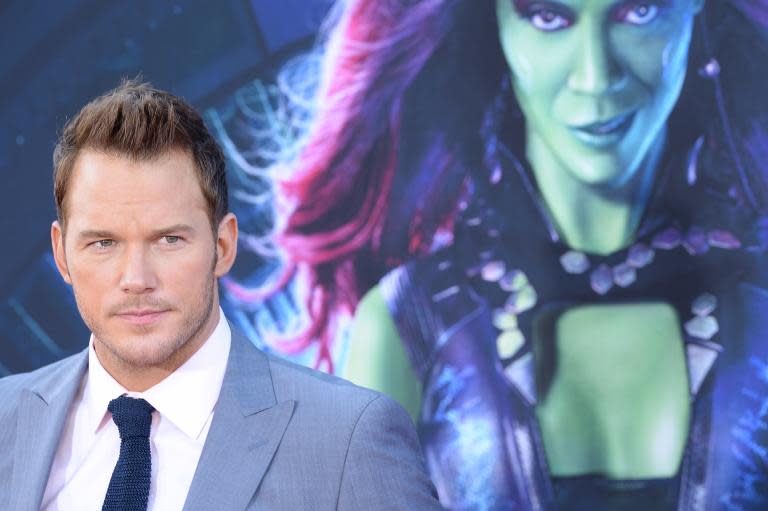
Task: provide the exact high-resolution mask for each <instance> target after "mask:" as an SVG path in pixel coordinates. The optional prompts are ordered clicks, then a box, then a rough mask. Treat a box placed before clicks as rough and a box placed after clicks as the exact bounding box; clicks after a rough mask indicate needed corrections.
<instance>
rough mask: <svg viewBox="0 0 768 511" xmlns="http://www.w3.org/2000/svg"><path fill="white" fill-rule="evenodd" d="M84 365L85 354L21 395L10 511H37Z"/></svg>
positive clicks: (86, 356)
mask: <svg viewBox="0 0 768 511" xmlns="http://www.w3.org/2000/svg"><path fill="white" fill-rule="evenodd" d="M87 364H88V352H87V350H86V351H84V352H82V353H79V354H78V355H75V356H74V357H72V358H70V359H69V360H68V361H66V362H64V363H63V365H62V366H61V367H60V368H59V369H58V371H57V372H55V373H51V374H49V375H47V377H45V378H43V379H42V380H40V381H38V382H36V383H35V384H33V385H32V386H31V387H29V388H26V389H24V390H23V391H22V393H21V397H20V402H19V408H18V421H17V425H16V444H15V447H14V450H13V453H14V461H13V475H12V476H11V488H12V490H11V492H10V494H11V506H10V508H11V509H14V510H17V511H35V510H37V509H39V508H40V502H41V500H42V498H43V492H44V491H45V486H46V484H47V482H48V475H49V473H50V470H51V464H52V463H53V457H54V455H55V453H56V448H57V447H58V445H59V437H60V436H61V432H62V430H63V428H64V423H65V422H66V420H67V414H68V412H69V409H70V406H71V405H72V400H73V399H74V398H75V394H76V393H77V391H78V389H79V388H80V383H81V381H82V378H83V373H84V372H85V369H86V367H87Z"/></svg>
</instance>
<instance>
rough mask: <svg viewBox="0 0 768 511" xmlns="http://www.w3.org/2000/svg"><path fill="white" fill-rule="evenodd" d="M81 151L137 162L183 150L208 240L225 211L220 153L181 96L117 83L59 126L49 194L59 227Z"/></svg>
mask: <svg viewBox="0 0 768 511" xmlns="http://www.w3.org/2000/svg"><path fill="white" fill-rule="evenodd" d="M83 149H94V150H97V151H105V152H107V153H116V154H117V155H120V156H125V157H127V158H129V159H132V160H137V161H146V160H151V159H153V158H156V157H159V156H161V155H163V154H165V153H166V152H168V151H170V150H172V149H181V150H184V151H187V152H189V153H190V155H191V156H192V159H193V160H194V162H195V167H196V169H197V177H198V182H199V183H200V188H201V189H202V191H203V195H204V196H205V199H206V202H207V203H208V214H209V217H210V220H211V225H212V226H213V232H214V236H215V235H216V232H217V227H218V225H219V222H221V220H222V218H224V215H226V214H227V211H229V205H228V201H227V181H226V176H225V161H224V155H223V154H222V152H221V148H220V147H219V145H218V144H217V143H216V140H215V139H214V138H213V136H212V135H211V133H210V132H209V131H208V129H207V128H206V127H205V124H204V123H203V119H202V117H200V115H199V114H198V113H197V112H196V111H195V110H194V109H193V108H192V107H191V106H189V104H187V103H186V102H185V101H184V100H182V99H181V98H179V97H176V96H174V95H172V94H170V93H168V92H164V91H161V90H158V89H155V88H153V87H152V86H151V85H150V84H149V83H142V82H140V81H138V80H125V81H123V82H122V84H121V85H120V86H119V87H117V88H116V89H114V90H111V91H109V92H107V93H106V94H104V95H103V96H101V97H98V98H96V99H94V100H93V101H91V102H90V103H88V104H87V105H85V106H84V107H83V108H82V110H80V112H78V114H77V115H76V116H75V117H74V118H72V119H71V120H69V121H68V122H67V123H66V125H65V126H64V130H63V131H62V133H61V136H60V137H59V140H58V142H57V144H56V149H55V150H54V152H53V193H54V196H55V198H56V213H57V215H58V219H59V222H60V223H61V224H62V226H63V225H64V220H65V212H66V210H65V199H66V196H67V188H68V186H69V182H70V178H71V176H72V169H73V167H74V163H75V160H76V159H77V156H78V154H79V153H80V151H82V150H83Z"/></svg>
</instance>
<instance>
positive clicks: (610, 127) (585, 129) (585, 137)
mask: <svg viewBox="0 0 768 511" xmlns="http://www.w3.org/2000/svg"><path fill="white" fill-rule="evenodd" d="M635 113H636V111H632V112H628V113H626V114H622V115H617V116H616V117H612V118H610V119H606V120H605V121H599V122H593V123H590V124H583V125H580V126H572V127H571V130H573V132H574V134H575V135H576V136H577V137H578V138H579V140H581V141H582V142H584V143H586V144H589V145H592V146H608V145H612V144H614V143H616V142H618V141H619V140H621V139H622V138H623V137H624V134H626V132H627V131H629V128H630V126H632V121H634V120H635Z"/></svg>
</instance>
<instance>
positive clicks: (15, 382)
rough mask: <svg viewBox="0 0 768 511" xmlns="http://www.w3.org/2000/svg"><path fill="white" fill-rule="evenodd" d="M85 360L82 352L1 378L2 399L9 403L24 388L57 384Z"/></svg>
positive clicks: (0, 392) (0, 391) (0, 390)
mask: <svg viewBox="0 0 768 511" xmlns="http://www.w3.org/2000/svg"><path fill="white" fill-rule="evenodd" d="M83 360H84V354H83V353H82V352H80V353H76V354H74V355H70V356H69V357H66V358H63V359H61V360H59V361H57V362H53V363H52V364H48V365H46V366H43V367H40V368H38V369H35V370H33V371H29V372H26V373H18V374H12V375H10V376H5V377H3V378H0V399H2V402H6V403H7V402H8V400H9V399H12V398H13V397H14V396H16V395H18V394H19V393H21V391H22V390H23V389H26V388H38V387H51V386H55V385H56V384H57V382H59V381H61V378H62V375H63V374H64V373H66V372H68V371H70V370H72V369H73V368H77V367H80V363H82V362H83Z"/></svg>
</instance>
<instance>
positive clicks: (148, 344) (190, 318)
mask: <svg viewBox="0 0 768 511" xmlns="http://www.w3.org/2000/svg"><path fill="white" fill-rule="evenodd" d="M215 286H216V278H215V277H214V275H213V272H211V274H210V278H209V279H208V285H206V286H205V289H204V292H203V293H202V295H201V296H200V300H198V301H196V302H194V306H193V307H192V308H191V309H190V312H189V314H188V315H187V317H185V318H183V323H182V324H181V326H180V328H179V330H178V332H177V333H176V335H174V336H173V337H170V338H168V337H166V338H158V337H153V336H152V334H150V333H147V335H146V337H144V336H141V334H139V336H140V337H141V339H140V341H139V342H137V343H134V344H133V345H123V344H121V343H120V342H116V338H115V337H114V336H113V335H110V334H109V333H108V332H107V329H106V328H102V326H101V323H100V322H98V321H94V320H93V318H92V317H90V316H89V315H87V314H83V311H82V309H81V315H82V317H83V321H84V322H85V324H86V325H87V326H88V328H89V329H90V330H91V332H93V335H94V342H95V343H97V344H98V345H99V346H100V347H103V348H104V349H105V350H106V351H108V352H109V356H110V358H112V359H113V360H115V361H116V362H118V363H119V364H120V365H122V366H123V367H125V368H128V369H131V368H133V369H137V370H141V369H147V368H150V367H160V366H165V365H176V364H169V363H170V362H172V361H173V358H174V356H178V355H180V354H181V353H182V352H184V348H185V347H186V346H188V345H190V343H192V342H195V343H197V344H198V346H197V347H198V348H199V346H201V345H202V342H204V341H205V339H198V337H199V336H200V335H201V334H200V332H201V331H202V329H203V327H205V326H206V324H207V323H208V320H209V318H210V317H211V314H212V313H213V304H214V300H213V299H214V289H215ZM75 299H76V301H77V293H75ZM143 304H145V305H146V304H147V302H146V301H145V302H143ZM137 305H139V304H137ZM140 330H146V331H147V332H148V331H149V330H150V328H141V329H140ZM136 344H140V345H139V346H137V345H136ZM190 347H191V346H190ZM191 355H192V353H188V354H187V356H191ZM182 363H183V362H182ZM179 365H180V364H179Z"/></svg>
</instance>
